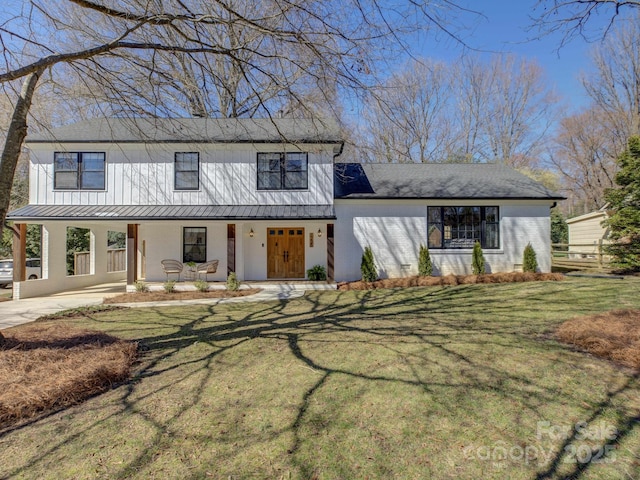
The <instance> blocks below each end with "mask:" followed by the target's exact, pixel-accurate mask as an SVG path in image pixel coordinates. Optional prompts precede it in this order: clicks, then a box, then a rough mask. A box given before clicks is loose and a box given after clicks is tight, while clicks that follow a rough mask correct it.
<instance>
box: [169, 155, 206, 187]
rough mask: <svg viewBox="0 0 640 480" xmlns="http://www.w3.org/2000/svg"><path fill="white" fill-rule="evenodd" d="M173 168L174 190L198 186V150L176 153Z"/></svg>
mask: <svg viewBox="0 0 640 480" xmlns="http://www.w3.org/2000/svg"><path fill="white" fill-rule="evenodd" d="M173 169H174V179H175V182H174V188H175V189H176V190H198V189H199V188H200V154H199V153H198V152H178V153H176V157H175V161H174V163H173Z"/></svg>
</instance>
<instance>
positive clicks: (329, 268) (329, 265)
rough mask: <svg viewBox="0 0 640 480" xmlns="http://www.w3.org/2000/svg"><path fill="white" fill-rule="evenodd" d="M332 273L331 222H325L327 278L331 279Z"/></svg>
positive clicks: (332, 278)
mask: <svg viewBox="0 0 640 480" xmlns="http://www.w3.org/2000/svg"><path fill="white" fill-rule="evenodd" d="M334 275H335V273H334V257H333V223H327V280H331V281H333V280H334V278H335V276H334Z"/></svg>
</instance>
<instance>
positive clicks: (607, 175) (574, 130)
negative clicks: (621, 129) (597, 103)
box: [550, 107, 620, 215]
mask: <svg viewBox="0 0 640 480" xmlns="http://www.w3.org/2000/svg"><path fill="white" fill-rule="evenodd" d="M619 143H620V137H619V136H618V133H617V132H616V130H615V127H611V124H610V122H609V118H608V114H606V113H605V112H603V111H602V110H601V109H599V108H595V107H594V108H591V109H589V110H586V111H584V112H582V113H579V114H577V115H573V116H570V117H567V118H564V119H563V120H562V121H561V123H560V128H559V132H558V135H557V137H556V139H555V145H556V146H555V148H554V150H553V153H552V155H551V156H550V158H551V161H552V162H553V164H554V165H555V167H556V168H557V170H558V172H560V175H561V176H562V180H563V184H564V188H565V190H566V192H567V194H568V197H569V202H568V203H569V205H568V210H569V211H568V213H570V214H577V215H580V214H582V213H586V212H589V211H592V210H596V209H598V208H601V207H603V206H604V195H603V194H604V191H605V189H607V188H611V187H613V185H614V177H615V173H616V171H617V165H616V161H615V159H616V152H617V151H619V148H620V144H619Z"/></svg>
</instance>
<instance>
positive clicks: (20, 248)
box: [12, 223, 27, 282]
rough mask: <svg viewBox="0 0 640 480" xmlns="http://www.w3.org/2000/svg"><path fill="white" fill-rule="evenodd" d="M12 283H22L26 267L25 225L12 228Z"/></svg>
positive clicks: (21, 224) (19, 224) (20, 224)
mask: <svg viewBox="0 0 640 480" xmlns="http://www.w3.org/2000/svg"><path fill="white" fill-rule="evenodd" d="M12 230H13V281H14V282H24V281H25V280H26V279H27V278H26V272H27V269H26V265H27V224H26V223H16V224H15V225H14V226H13V228H12Z"/></svg>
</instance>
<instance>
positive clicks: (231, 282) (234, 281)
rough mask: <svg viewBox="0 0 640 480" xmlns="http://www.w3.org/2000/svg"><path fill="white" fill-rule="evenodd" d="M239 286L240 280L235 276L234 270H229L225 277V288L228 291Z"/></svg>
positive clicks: (232, 290) (234, 290)
mask: <svg viewBox="0 0 640 480" xmlns="http://www.w3.org/2000/svg"><path fill="white" fill-rule="evenodd" d="M239 288H240V282H239V281H238V277H237V276H236V272H230V273H229V276H228V277H227V290H229V291H230V292H236V291H237V290H238V289H239Z"/></svg>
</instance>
